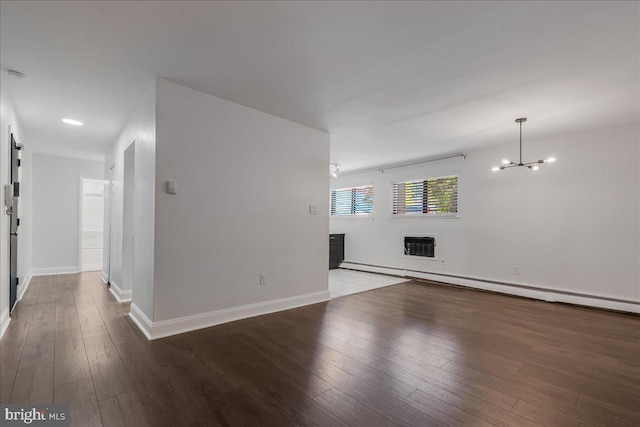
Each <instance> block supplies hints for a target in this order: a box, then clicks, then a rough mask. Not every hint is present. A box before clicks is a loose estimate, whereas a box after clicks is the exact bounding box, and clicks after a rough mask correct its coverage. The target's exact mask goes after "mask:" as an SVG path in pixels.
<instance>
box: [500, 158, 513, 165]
mask: <svg viewBox="0 0 640 427" xmlns="http://www.w3.org/2000/svg"><path fill="white" fill-rule="evenodd" d="M502 164H503V165H510V164H511V160H509V159H502Z"/></svg>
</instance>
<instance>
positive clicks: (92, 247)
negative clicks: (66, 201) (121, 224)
mask: <svg viewBox="0 0 640 427" xmlns="http://www.w3.org/2000/svg"><path fill="white" fill-rule="evenodd" d="M81 191H82V193H81V194H82V196H81V198H80V270H81V271H101V270H102V262H103V261H102V260H103V258H102V255H103V249H102V241H103V239H104V181H103V180H99V179H89V178H81Z"/></svg>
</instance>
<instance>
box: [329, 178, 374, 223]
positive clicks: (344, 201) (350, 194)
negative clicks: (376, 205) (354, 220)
mask: <svg viewBox="0 0 640 427" xmlns="http://www.w3.org/2000/svg"><path fill="white" fill-rule="evenodd" d="M372 213H373V185H366V186H364V187H352V188H341V189H339V190H331V215H340V216H342V215H371V214H372Z"/></svg>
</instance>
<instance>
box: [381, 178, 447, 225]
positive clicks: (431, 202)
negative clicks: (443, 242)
mask: <svg viewBox="0 0 640 427" xmlns="http://www.w3.org/2000/svg"><path fill="white" fill-rule="evenodd" d="M457 213H458V177H457V176H447V177H443V178H432V179H424V180H420V181H408V182H396V183H394V184H393V214H394V215H434V216H437V215H445V216H454V215H455V214H457Z"/></svg>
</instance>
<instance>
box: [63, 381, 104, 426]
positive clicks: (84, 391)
mask: <svg viewBox="0 0 640 427" xmlns="http://www.w3.org/2000/svg"><path fill="white" fill-rule="evenodd" d="M53 403H67V404H68V405H69V412H70V416H71V425H73V426H101V425H102V420H101V417H100V409H99V407H98V401H97V400H96V394H95V392H94V390H93V381H92V380H91V377H89V378H84V379H81V380H78V381H74V382H70V383H66V384H62V385H59V386H56V387H55V388H54V392H53Z"/></svg>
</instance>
